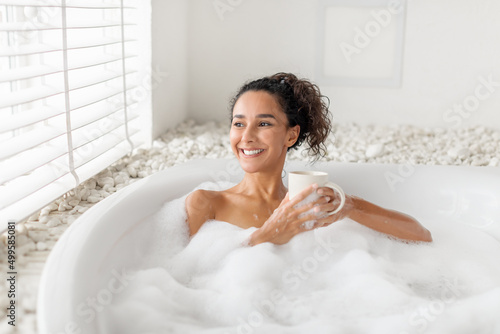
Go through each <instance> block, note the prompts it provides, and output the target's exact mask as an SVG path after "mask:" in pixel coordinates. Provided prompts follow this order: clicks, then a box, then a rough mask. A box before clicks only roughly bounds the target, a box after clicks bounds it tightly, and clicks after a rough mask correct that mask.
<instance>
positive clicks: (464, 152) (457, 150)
mask: <svg viewBox="0 0 500 334" xmlns="http://www.w3.org/2000/svg"><path fill="white" fill-rule="evenodd" d="M447 153H448V155H449V156H450V157H452V158H457V157H458V158H461V159H464V158H467V157H469V155H470V151H469V149H468V148H466V147H454V148H451V149H449V150H448V152H447Z"/></svg>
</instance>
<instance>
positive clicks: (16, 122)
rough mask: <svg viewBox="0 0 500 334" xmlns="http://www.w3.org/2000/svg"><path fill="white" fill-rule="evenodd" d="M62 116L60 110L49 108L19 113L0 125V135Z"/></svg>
mask: <svg viewBox="0 0 500 334" xmlns="http://www.w3.org/2000/svg"><path fill="white" fill-rule="evenodd" d="M62 114H63V111H62V110H60V109H57V108H51V107H41V108H35V109H30V110H24V111H20V112H18V113H17V114H14V115H12V116H11V117H9V118H8V119H6V120H4V121H3V122H2V123H0V133H4V132H7V131H13V130H16V129H20V128H23V127H25V126H28V125H32V124H35V123H38V122H41V121H45V120H47V119H49V118H52V117H54V116H58V115H62Z"/></svg>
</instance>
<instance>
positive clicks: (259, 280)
mask: <svg viewBox="0 0 500 334" xmlns="http://www.w3.org/2000/svg"><path fill="white" fill-rule="evenodd" d="M202 188H208V189H214V188H225V187H224V185H221V184H218V185H205V186H202ZM184 198H185V197H182V198H180V199H177V200H174V201H172V202H170V203H168V204H166V205H165V206H164V207H163V208H162V209H161V210H160V211H159V212H158V213H157V214H156V215H154V216H153V217H152V218H151V220H150V221H147V222H145V224H146V225H148V227H147V229H149V230H150V231H152V232H151V236H153V235H154V236H156V237H152V239H151V240H150V242H151V243H152V249H154V254H152V255H151V257H150V258H149V259H148V260H147V263H142V264H141V265H140V268H136V269H134V274H133V275H134V279H133V280H132V281H131V282H130V285H129V286H128V287H127V288H126V289H125V290H124V292H123V293H121V294H119V295H118V296H117V297H116V298H114V299H113V303H112V304H111V305H110V307H108V308H106V310H105V311H104V312H102V313H100V314H99V317H100V318H103V319H105V320H103V323H106V326H107V327H103V329H104V332H113V331H114V332H117V333H165V332H169V333H221V334H223V333H255V332H257V333H284V332H286V333H304V332H305V331H312V332H314V333H330V332H332V331H333V330H337V331H339V332H342V333H423V332H425V333H475V332H483V330H484V329H487V328H485V327H484V326H485V325H486V324H492V325H493V324H496V325H495V326H496V327H494V328H495V330H496V331H498V330H500V327H499V325H498V324H497V317H498V314H500V267H499V266H498V259H499V258H500V243H499V242H498V240H496V239H494V238H492V237H491V236H489V235H487V234H485V233H483V232H480V231H477V230H476V229H474V228H473V227H471V226H468V225H454V226H453V228H452V229H451V228H450V226H446V225H445V226H443V225H442V224H439V222H435V223H432V222H425V225H426V226H427V227H428V228H429V229H430V230H431V231H432V232H433V236H434V242H433V243H430V244H426V243H406V242H402V241H399V240H395V239H391V238H388V237H387V236H385V235H383V234H381V233H378V232H375V231H372V230H370V229H369V228H366V227H364V226H362V225H360V224H358V223H356V222H353V221H351V220H349V219H344V220H342V221H339V222H337V223H335V224H333V225H331V226H329V227H325V228H320V229H316V230H313V231H308V232H305V233H303V234H300V235H298V236H296V237H294V238H293V239H292V240H291V241H290V242H289V243H288V244H285V245H280V246H277V245H273V244H270V243H265V244H260V245H257V246H254V247H248V246H245V240H246V239H247V238H248V236H249V235H250V234H251V233H252V232H253V231H254V230H255V229H254V228H250V229H247V230H244V229H241V228H239V227H236V226H234V225H231V224H229V223H227V222H222V221H216V220H211V221H208V222H206V223H205V224H204V225H203V226H202V228H201V229H200V231H199V232H198V233H197V234H196V235H195V236H194V237H193V238H192V239H191V240H189V238H188V230H187V226H186V224H185V219H186V216H185V210H184ZM143 228H146V226H144V227H143ZM131 246H133V244H131ZM471 319H474V320H475V321H471ZM491 329H493V328H491ZM493 332H495V331H493Z"/></svg>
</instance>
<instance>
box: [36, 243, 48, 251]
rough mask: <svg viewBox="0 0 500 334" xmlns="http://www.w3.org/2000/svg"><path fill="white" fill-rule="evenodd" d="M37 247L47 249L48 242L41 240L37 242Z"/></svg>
mask: <svg viewBox="0 0 500 334" xmlns="http://www.w3.org/2000/svg"><path fill="white" fill-rule="evenodd" d="M36 249H37V250H39V251H44V250H46V249H47V244H46V243H45V242H43V241H39V242H37V243H36Z"/></svg>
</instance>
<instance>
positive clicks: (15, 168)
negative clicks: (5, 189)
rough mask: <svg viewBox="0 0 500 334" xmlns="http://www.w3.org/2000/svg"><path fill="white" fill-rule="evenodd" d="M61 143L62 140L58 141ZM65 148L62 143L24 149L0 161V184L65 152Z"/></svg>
mask: <svg viewBox="0 0 500 334" xmlns="http://www.w3.org/2000/svg"><path fill="white" fill-rule="evenodd" d="M60 142H61V143H62V141H60ZM67 153H68V152H67V149H66V148H65V147H63V145H58V146H45V147H36V148H34V149H31V150H27V151H24V152H22V153H20V154H17V155H16V156H14V157H12V158H11V159H7V160H5V161H3V162H1V163H0V170H1V171H2V173H1V174H0V184H3V183H5V182H8V181H10V180H12V179H15V178H16V177H18V176H21V175H25V174H27V173H29V172H31V171H33V170H35V169H37V168H38V167H41V166H43V165H45V164H48V163H49V162H51V161H53V160H55V159H57V158H59V157H61V156H63V155H64V154H67Z"/></svg>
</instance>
